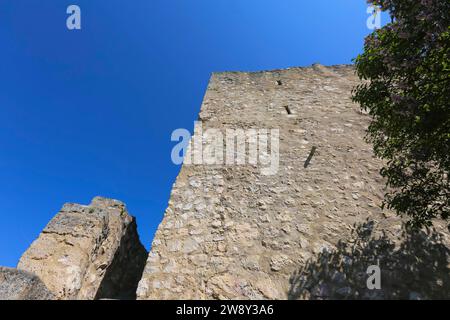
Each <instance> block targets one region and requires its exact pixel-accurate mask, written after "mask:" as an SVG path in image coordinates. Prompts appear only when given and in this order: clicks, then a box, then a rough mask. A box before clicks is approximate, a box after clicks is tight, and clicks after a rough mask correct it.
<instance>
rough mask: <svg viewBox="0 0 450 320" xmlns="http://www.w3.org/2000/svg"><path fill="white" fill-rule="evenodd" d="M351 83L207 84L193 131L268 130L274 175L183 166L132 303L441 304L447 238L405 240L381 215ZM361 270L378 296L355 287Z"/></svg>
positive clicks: (240, 80) (280, 79)
mask: <svg viewBox="0 0 450 320" xmlns="http://www.w3.org/2000/svg"><path fill="white" fill-rule="evenodd" d="M357 81H358V80H357V77H356V76H355V74H354V69H353V67H352V66H345V65H342V66H333V67H323V66H320V65H314V66H312V67H310V68H292V69H287V70H277V71H271V72H255V73H245V72H242V73H241V72H239V73H235V72H226V73H215V74H213V76H212V78H211V81H210V84H209V87H208V91H207V93H206V95H205V98H204V102H203V105H202V108H201V113H200V120H201V121H202V126H203V130H206V129H208V128H219V129H222V130H224V129H225V128H233V129H249V128H254V129H260V128H266V129H271V128H278V129H279V130H280V150H279V152H280V165H279V170H278V172H277V173H276V174H275V175H263V174H261V171H260V168H258V166H257V165H250V164H246V165H234V166H225V165H224V166H217V165H190V166H188V165H184V166H183V167H182V169H181V172H180V174H179V176H178V178H177V180H176V183H175V185H174V187H173V190H172V194H171V198H170V201H169V206H168V208H167V211H166V213H165V216H164V219H163V221H162V223H161V224H160V226H159V228H158V231H157V233H156V236H155V238H154V241H153V244H152V249H151V252H150V254H149V257H148V260H147V265H146V267H145V270H144V274H143V277H142V280H141V281H140V283H139V287H138V291H137V296H138V298H139V299H193V298H195V299H210V298H213V299H288V298H289V299H298V298H310V299H314V298H406V299H408V298H411V299H414V298H430V297H440V298H450V294H449V287H450V281H449V269H448V261H449V260H448V249H447V248H448V243H449V237H448V234H447V233H445V232H444V233H442V234H441V235H440V236H437V235H430V234H426V233H425V232H423V233H420V234H409V233H407V232H406V233H405V232H404V230H403V229H402V223H401V221H400V219H399V218H398V217H397V216H396V215H394V214H393V213H392V212H390V211H382V210H381V209H380V204H381V201H382V198H383V193H384V190H383V188H384V181H383V180H382V178H381V177H380V175H379V173H378V172H379V169H380V167H381V162H380V160H379V159H376V158H375V157H374V156H373V153H372V150H371V146H370V145H368V144H367V143H365V142H364V140H363V137H364V135H365V129H366V127H367V125H368V122H369V117H368V116H367V115H364V114H362V113H361V112H360V111H359V109H358V107H357V106H356V105H354V104H353V103H352V102H351V99H350V95H351V89H352V87H353V86H354V85H356V84H357ZM313 146H315V147H316V148H317V149H316V151H315V154H314V156H313V157H312V159H311V161H310V163H309V165H308V166H306V165H305V161H306V159H307V157H308V155H309V154H310V152H311V149H312V147H313ZM372 264H378V265H379V266H380V267H381V270H382V277H383V281H382V284H383V287H382V290H375V291H373V290H368V288H367V286H366V279H367V275H366V269H367V267H368V266H369V265H372Z"/></svg>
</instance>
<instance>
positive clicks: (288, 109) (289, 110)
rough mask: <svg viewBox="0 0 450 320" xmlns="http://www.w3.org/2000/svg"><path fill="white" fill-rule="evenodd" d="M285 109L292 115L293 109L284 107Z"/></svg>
mask: <svg viewBox="0 0 450 320" xmlns="http://www.w3.org/2000/svg"><path fill="white" fill-rule="evenodd" d="M284 109H286V112H287V114H292V111H291V108H289V106H284Z"/></svg>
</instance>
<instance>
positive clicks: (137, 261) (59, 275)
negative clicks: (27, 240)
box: [18, 197, 147, 299]
mask: <svg viewBox="0 0 450 320" xmlns="http://www.w3.org/2000/svg"><path fill="white" fill-rule="evenodd" d="M146 258H147V252H146V250H145V248H144V247H143V246H142V244H141V243H140V241H139V237H138V235H137V230H136V222H135V219H134V217H132V216H130V215H129V214H128V212H127V210H126V207H125V205H124V204H123V203H122V202H120V201H117V200H112V199H106V198H101V197H96V198H94V199H93V200H92V202H91V204H90V205H87V206H85V205H79V204H65V205H64V206H63V208H62V209H61V211H60V212H59V213H58V214H57V215H56V216H55V217H54V218H53V219H52V220H51V221H50V222H49V223H48V224H47V226H46V227H45V229H44V230H43V231H42V233H41V234H40V235H39V237H38V239H36V240H35V241H34V242H33V243H32V245H31V246H30V248H29V249H28V250H27V251H26V252H25V253H24V254H23V255H22V257H21V259H20V261H19V264H18V269H20V270H25V271H28V272H31V273H34V274H36V275H37V276H39V278H40V279H41V280H42V282H43V283H44V284H45V285H46V286H47V287H48V289H49V290H50V291H51V292H52V293H53V294H54V295H55V297H56V298H57V299H101V298H111V299H116V298H121V299H133V298H135V291H136V287H137V283H138V281H139V279H140V277H141V274H142V269H143V267H144V263H145V260H146Z"/></svg>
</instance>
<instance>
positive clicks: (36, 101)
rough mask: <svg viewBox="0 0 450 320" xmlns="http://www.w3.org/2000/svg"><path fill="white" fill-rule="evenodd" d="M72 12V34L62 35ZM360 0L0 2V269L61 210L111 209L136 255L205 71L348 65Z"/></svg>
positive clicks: (168, 179) (156, 212)
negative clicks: (77, 25) (128, 221)
mask: <svg viewBox="0 0 450 320" xmlns="http://www.w3.org/2000/svg"><path fill="white" fill-rule="evenodd" d="M70 4H76V5H79V6H80V7H81V12H82V30H80V31H69V30H68V29H67V28H66V18H67V16H68V15H67V14H66V8H67V7H68V6H69V5H70ZM366 8H367V5H366V1H365V0H350V1H342V0H314V1H312V0H311V1H306V0H305V1H300V0H133V1H124V0H108V1H105V0H70V1H65V0H58V1H55V0H39V1H38V0H28V1H25V0H0V120H1V125H0V265H6V266H15V265H16V263H17V261H18V259H19V257H20V255H21V254H22V253H23V252H24V251H25V250H26V248H27V247H28V246H29V245H30V243H31V242H32V241H33V240H34V239H35V238H36V237H37V236H38V234H39V233H40V231H41V230H42V228H43V227H44V226H45V225H46V224H47V222H48V221H49V220H50V219H51V218H52V217H53V216H54V215H55V214H56V213H57V212H58V210H59V209H60V208H61V206H62V205H63V204H64V203H65V202H76V203H82V204H87V203H89V202H90V200H91V199H92V198H93V197H94V196H96V195H102V196H106V197H112V198H116V199H120V200H122V201H124V202H125V203H126V204H127V206H128V209H129V211H130V212H131V213H132V214H133V215H135V216H136V217H137V222H138V226H139V232H140V236H141V240H142V241H143V243H144V244H145V246H146V247H147V248H148V247H149V246H150V243H151V240H152V237H153V234H154V232H155V230H156V228H157V226H158V224H159V222H160V221H161V219H162V216H163V213H164V210H165V208H166V206H167V201H168V197H169V195H170V190H171V186H172V183H173V182H174V180H175V177H176V175H177V173H178V171H179V169H180V168H179V167H178V166H175V165H173V164H172V162H171V160H170V151H171V148H172V147H173V145H174V144H175V143H173V142H171V141H170V135H171V132H172V131H173V130H174V129H176V128H187V129H189V130H191V129H192V127H193V121H194V120H195V119H196V118H197V114H198V111H199V109H200V105H201V101H202V98H203V95H204V92H205V89H206V86H207V83H208V79H209V77H210V74H211V72H213V71H225V70H262V69H273V68H285V67H291V66H305V65H310V64H312V63H314V62H320V63H322V64H326V65H330V64H342V63H351V59H352V58H353V57H355V56H356V55H357V54H358V53H359V52H360V51H361V49H362V44H363V38H364V36H365V35H367V34H368V33H369V32H370V30H368V29H367V27H366V19H367V17H368V14H367V13H366Z"/></svg>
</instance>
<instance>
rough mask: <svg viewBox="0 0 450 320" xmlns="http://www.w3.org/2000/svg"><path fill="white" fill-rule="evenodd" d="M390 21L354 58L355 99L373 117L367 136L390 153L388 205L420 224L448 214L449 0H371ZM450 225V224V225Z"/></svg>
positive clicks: (378, 149) (377, 150)
mask: <svg viewBox="0 0 450 320" xmlns="http://www.w3.org/2000/svg"><path fill="white" fill-rule="evenodd" d="M368 2H369V3H371V4H373V5H376V6H379V7H380V8H381V10H382V11H387V12H389V14H390V16H391V22H390V23H389V24H387V25H385V26H384V27H383V28H380V29H378V30H375V31H374V32H373V33H372V34H370V35H369V36H368V37H367V38H366V39H365V44H364V52H363V53H362V54H361V55H359V56H358V57H357V58H356V59H355V65H356V70H357V74H358V76H359V77H360V78H361V79H362V80H363V81H362V84H360V85H358V86H357V87H356V88H355V89H354V91H353V100H354V101H355V102H357V103H359V104H360V105H361V108H362V109H363V110H365V111H368V112H369V114H370V115H371V117H372V121H371V124H370V126H369V129H368V133H367V137H366V139H367V140H368V141H369V142H371V143H372V144H373V147H374V151H375V154H376V155H377V156H379V157H381V158H383V159H385V160H386V164H385V165H384V167H383V168H382V170H381V174H382V176H384V177H386V178H387V185H388V187H389V188H388V190H389V191H388V192H387V193H386V196H385V201H384V205H387V206H388V207H389V208H391V209H394V210H395V211H397V213H399V214H400V215H407V216H408V217H409V218H410V219H409V224H410V225H411V226H413V227H415V228H420V227H422V226H430V225H431V224H432V219H433V218H442V219H444V220H446V221H448V220H447V219H448V218H449V215H450V185H449V169H450V105H449V101H450V62H449V55H450V50H449V46H450V0H368ZM449 228H450V226H449Z"/></svg>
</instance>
